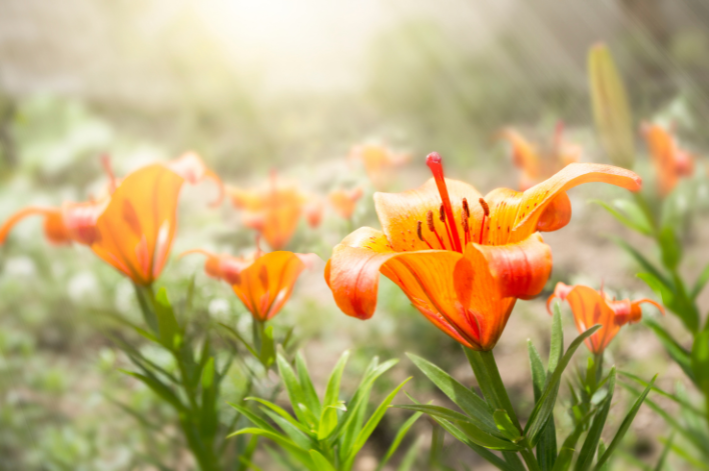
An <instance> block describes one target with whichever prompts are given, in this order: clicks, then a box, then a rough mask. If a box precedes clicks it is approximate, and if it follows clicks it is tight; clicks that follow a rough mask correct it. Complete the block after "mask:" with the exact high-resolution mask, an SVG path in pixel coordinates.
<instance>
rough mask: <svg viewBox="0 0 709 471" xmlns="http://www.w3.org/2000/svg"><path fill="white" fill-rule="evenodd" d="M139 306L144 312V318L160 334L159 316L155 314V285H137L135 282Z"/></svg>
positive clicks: (151, 328)
mask: <svg viewBox="0 0 709 471" xmlns="http://www.w3.org/2000/svg"><path fill="white" fill-rule="evenodd" d="M133 287H134V288H135V296H136V298H137V299H138V306H140V311H141V312H142V314H143V320H144V321H145V323H146V324H147V325H148V327H150V330H152V331H153V332H154V333H156V334H158V333H159V329H158V318H157V316H156V315H155V292H154V291H153V285H137V284H135V283H133Z"/></svg>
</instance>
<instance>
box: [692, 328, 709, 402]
mask: <svg viewBox="0 0 709 471" xmlns="http://www.w3.org/2000/svg"><path fill="white" fill-rule="evenodd" d="M692 372H693V373H694V383H695V384H696V385H697V387H698V388H699V389H700V390H701V391H702V393H703V394H704V395H705V396H706V397H709V331H707V330H705V331H703V332H701V333H700V334H699V335H697V336H696V337H694V345H692Z"/></svg>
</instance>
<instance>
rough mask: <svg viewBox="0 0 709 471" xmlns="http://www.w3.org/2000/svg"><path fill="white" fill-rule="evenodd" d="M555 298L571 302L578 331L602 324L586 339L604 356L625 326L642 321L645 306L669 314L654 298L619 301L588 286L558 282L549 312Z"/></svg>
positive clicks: (589, 344) (589, 345)
mask: <svg viewBox="0 0 709 471" xmlns="http://www.w3.org/2000/svg"><path fill="white" fill-rule="evenodd" d="M554 299H559V300H561V301H566V302H568V303H569V306H571V311H572V312H573V314H574V321H575V322H576V328H577V329H578V330H579V332H580V333H583V332H585V331H586V330H588V329H589V328H590V327H593V326H594V325H596V324H600V325H601V328H600V329H598V330H597V331H596V332H594V333H593V335H591V336H590V337H589V338H587V339H586V346H587V347H588V349H589V350H590V351H591V352H592V353H593V354H595V355H599V354H601V353H603V351H604V350H605V349H606V347H607V346H608V344H610V343H611V340H613V337H615V336H616V334H617V333H618V331H619V330H620V328H621V327H622V326H624V325H625V324H635V323H636V322H640V319H641V318H642V315H643V312H642V308H641V307H640V305H641V304H643V303H650V304H652V305H653V306H655V307H656V308H657V309H659V310H660V312H662V313H663V314H664V313H665V309H664V308H663V307H662V305H660V304H658V303H657V302H655V301H653V300H652V299H647V298H643V299H638V300H636V301H630V299H623V300H620V301H617V300H615V299H613V298H611V297H610V296H608V295H607V294H606V293H604V292H603V289H601V290H600V291H596V290H595V289H593V288H589V287H588V286H584V285H574V286H569V285H566V284H564V283H561V282H559V283H557V285H556V287H555V288H554V294H552V295H551V296H550V297H549V299H548V300H547V309H549V306H550V305H551V303H552V301H553V300H554Z"/></svg>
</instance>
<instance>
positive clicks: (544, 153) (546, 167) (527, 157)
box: [500, 123, 581, 191]
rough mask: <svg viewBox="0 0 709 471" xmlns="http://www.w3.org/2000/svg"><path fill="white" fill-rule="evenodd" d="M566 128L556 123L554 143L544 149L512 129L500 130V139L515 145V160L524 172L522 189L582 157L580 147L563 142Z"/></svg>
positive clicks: (521, 179)
mask: <svg viewBox="0 0 709 471" xmlns="http://www.w3.org/2000/svg"><path fill="white" fill-rule="evenodd" d="M563 130H564V126H563V123H559V124H557V126H556V132H555V134H554V139H553V142H552V144H551V145H549V146H547V147H546V149H544V148H542V149H541V150H540V149H539V148H538V146H537V145H535V144H533V143H531V142H529V141H528V140H527V139H525V138H524V137H523V136H522V135H521V134H520V133H518V132H517V131H515V130H514V129H512V128H507V129H504V130H503V131H502V132H501V133H500V138H501V139H504V140H506V141H508V142H509V143H510V144H511V145H512V162H513V163H514V165H515V166H516V167H518V168H519V169H520V170H521V171H522V175H521V177H520V182H519V188H520V190H521V191H524V190H526V189H527V188H530V187H531V186H533V185H535V184H537V183H539V182H541V181H542V180H545V179H547V178H549V177H551V176H552V175H554V174H555V173H557V172H558V171H559V170H561V169H562V168H564V167H566V166H567V165H569V164H571V163H574V162H578V161H579V160H581V148H580V147H578V146H576V145H571V144H568V143H566V142H564V141H563V138H562V134H563Z"/></svg>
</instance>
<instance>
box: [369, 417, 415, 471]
mask: <svg viewBox="0 0 709 471" xmlns="http://www.w3.org/2000/svg"><path fill="white" fill-rule="evenodd" d="M412 417H413V416H412ZM422 440H423V437H418V438H417V439H416V440H415V441H414V442H413V443H412V444H411V446H410V447H409V449H408V450H406V454H405V455H404V457H403V458H402V459H401V462H400V463H399V467H398V468H396V471H411V469H412V468H413V466H414V464H415V463H416V457H417V456H418V454H419V450H420V449H421V441H422ZM380 469H381V467H380V468H377V471H379V470H380Z"/></svg>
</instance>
